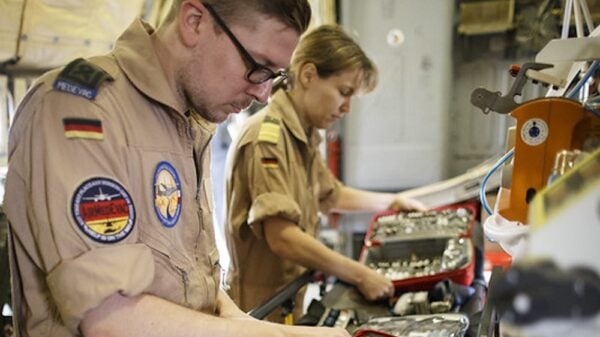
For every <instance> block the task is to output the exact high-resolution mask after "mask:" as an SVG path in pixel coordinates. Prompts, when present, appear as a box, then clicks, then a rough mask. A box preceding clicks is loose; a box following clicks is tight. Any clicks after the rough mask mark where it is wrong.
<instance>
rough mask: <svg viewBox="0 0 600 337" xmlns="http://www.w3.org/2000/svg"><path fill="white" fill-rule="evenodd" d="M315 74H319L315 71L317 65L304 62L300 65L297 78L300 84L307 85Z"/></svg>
mask: <svg viewBox="0 0 600 337" xmlns="http://www.w3.org/2000/svg"><path fill="white" fill-rule="evenodd" d="M317 76H319V74H318V73H317V66H315V64H314V63H305V64H303V65H302V66H301V67H300V71H299V76H298V79H299V81H300V84H301V85H302V86H307V85H308V84H309V83H310V82H311V81H313V80H314V79H315V78H316V77H317Z"/></svg>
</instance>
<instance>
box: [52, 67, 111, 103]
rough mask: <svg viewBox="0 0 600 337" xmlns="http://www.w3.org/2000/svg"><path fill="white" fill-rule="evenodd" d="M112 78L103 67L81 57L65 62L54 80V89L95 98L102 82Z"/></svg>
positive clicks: (91, 98)
mask: <svg viewBox="0 0 600 337" xmlns="http://www.w3.org/2000/svg"><path fill="white" fill-rule="evenodd" d="M106 80H109V81H112V80H113V78H112V76H110V75H109V74H108V73H107V72H106V71H105V70H104V69H102V68H100V67H98V66H97V65H95V64H92V63H90V62H88V61H86V60H84V59H82V58H78V59H76V60H74V61H72V62H71V63H69V64H67V65H66V66H65V68H64V69H63V70H62V71H61V72H60V74H58V77H57V78H56V81H54V90H58V91H64V92H68V93H70V94H73V95H77V96H81V97H84V98H87V99H89V100H93V99H95V98H96V95H97V94H98V88H100V85H101V84H102V82H104V81H106Z"/></svg>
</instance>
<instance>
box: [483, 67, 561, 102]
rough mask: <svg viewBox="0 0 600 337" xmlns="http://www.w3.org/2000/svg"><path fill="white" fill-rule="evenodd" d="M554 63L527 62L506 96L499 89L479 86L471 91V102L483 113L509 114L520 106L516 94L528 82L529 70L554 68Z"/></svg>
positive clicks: (519, 93)
mask: <svg viewBox="0 0 600 337" xmlns="http://www.w3.org/2000/svg"><path fill="white" fill-rule="evenodd" d="M552 67H553V65H551V64H546V63H525V64H524V65H523V66H522V67H521V69H520V70H519V73H518V74H517V76H516V79H515V82H514V83H513V86H512V88H510V91H509V92H508V94H506V95H505V96H502V93H501V92H499V91H496V92H491V91H489V90H487V89H485V88H477V89H475V90H473V93H471V104H473V105H474V106H476V107H478V108H480V109H481V110H482V111H483V113H485V114H487V113H489V112H490V111H496V112H497V113H500V114H507V113H510V112H511V111H513V110H514V109H515V108H516V107H518V106H519V104H517V102H515V99H514V98H515V96H517V95H519V96H521V94H522V90H523V87H524V86H525V83H527V74H526V73H527V71H528V70H542V69H546V68H552Z"/></svg>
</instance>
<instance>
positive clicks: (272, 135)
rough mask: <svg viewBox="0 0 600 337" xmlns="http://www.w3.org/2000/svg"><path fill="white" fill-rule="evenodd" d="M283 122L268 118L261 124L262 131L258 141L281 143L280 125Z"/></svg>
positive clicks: (259, 133)
mask: <svg viewBox="0 0 600 337" xmlns="http://www.w3.org/2000/svg"><path fill="white" fill-rule="evenodd" d="M280 123H281V121H280V120H279V119H277V118H274V117H271V116H266V117H265V119H263V122H262V124H260V131H259V132H258V141H260V142H269V143H273V144H277V142H279V134H280V129H281V125H280Z"/></svg>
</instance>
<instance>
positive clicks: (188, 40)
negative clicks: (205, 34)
mask: <svg viewBox="0 0 600 337" xmlns="http://www.w3.org/2000/svg"><path fill="white" fill-rule="evenodd" d="M206 14H207V12H206V8H205V7H204V5H203V4H202V3H201V2H200V1H187V0H186V1H183V2H182V3H181V7H180V8H179V13H178V14H177V16H178V22H177V28H178V30H179V36H180V37H181V42H182V43H183V44H184V45H185V46H186V47H193V46H195V45H196V43H198V38H199V37H200V34H201V29H200V24H201V23H202V20H206V19H205V18H206Z"/></svg>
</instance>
